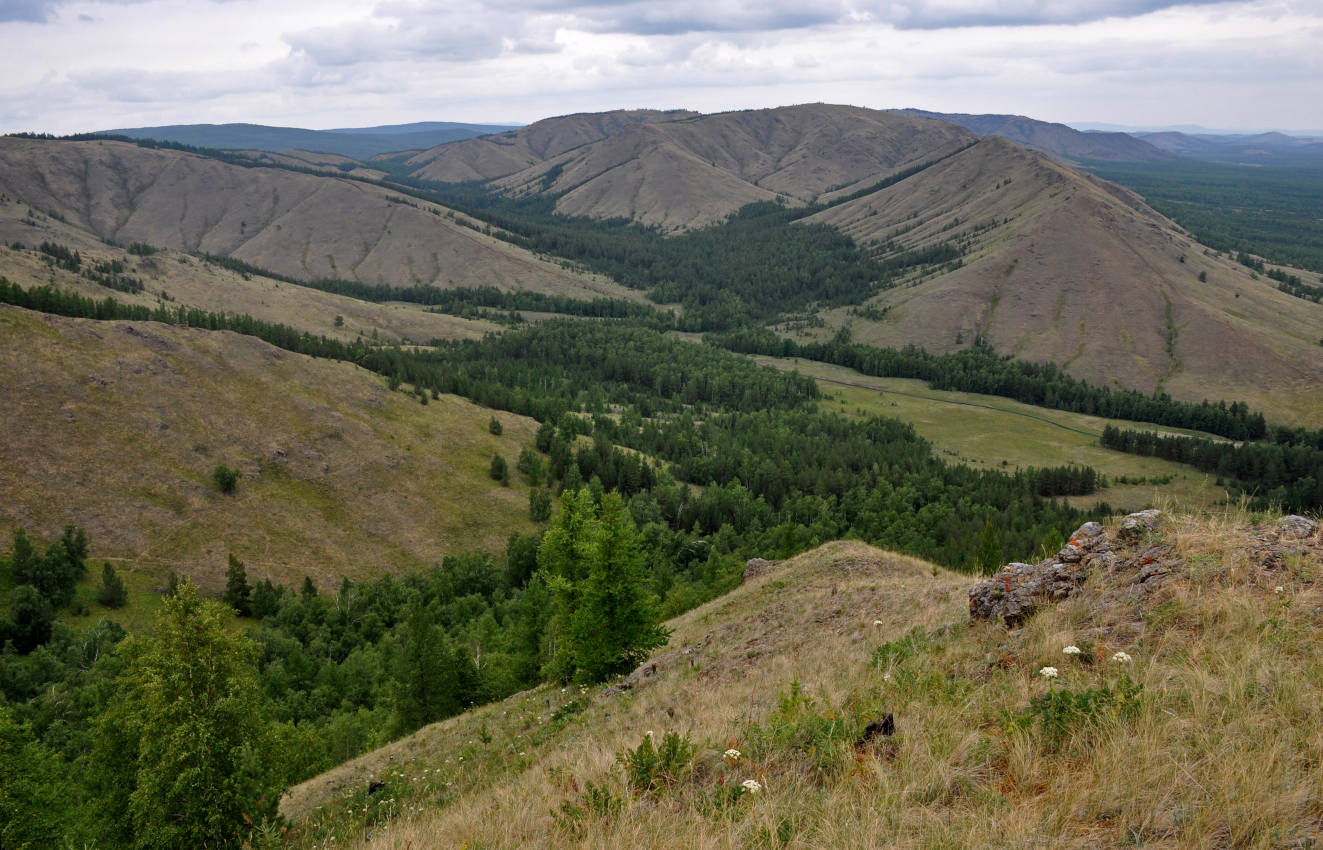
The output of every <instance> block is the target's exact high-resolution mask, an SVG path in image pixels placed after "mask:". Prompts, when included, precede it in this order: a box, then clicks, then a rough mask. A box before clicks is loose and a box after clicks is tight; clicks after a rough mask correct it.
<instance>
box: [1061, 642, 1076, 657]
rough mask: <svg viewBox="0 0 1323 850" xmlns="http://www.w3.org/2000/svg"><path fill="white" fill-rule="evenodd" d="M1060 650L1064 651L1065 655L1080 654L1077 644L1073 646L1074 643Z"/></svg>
mask: <svg viewBox="0 0 1323 850" xmlns="http://www.w3.org/2000/svg"><path fill="white" fill-rule="evenodd" d="M1061 651H1062V652H1064V653H1066V654H1067V655H1079V654H1080V648H1079V647H1078V646H1075V645H1074V644H1071V645H1070V646H1068V647H1066V648H1065V649H1063V650H1061Z"/></svg>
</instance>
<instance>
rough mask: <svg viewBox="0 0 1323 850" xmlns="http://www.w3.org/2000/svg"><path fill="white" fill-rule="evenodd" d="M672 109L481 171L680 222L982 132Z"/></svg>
mask: <svg viewBox="0 0 1323 850" xmlns="http://www.w3.org/2000/svg"><path fill="white" fill-rule="evenodd" d="M612 115H615V113H606V114H605V116H612ZM667 115H668V116H669V120H655V121H634V122H628V123H625V122H616V123H615V124H614V125H613V126H611V127H609V128H608V127H605V126H604V125H602V124H600V123H599V124H597V125H594V126H595V127H596V128H599V129H602V130H603V135H602V137H601V138H600V139H597V140H590V139H585V140H584V141H583V142H582V143H580V144H578V145H574V146H568V145H567V146H564V148H563V149H562V150H560V151H558V150H557V149H556V147H555V146H548V147H545V148H544V149H541V150H536V151H534V150H530V149H529V148H528V145H523V146H521V147H519V150H522V151H525V154H523V155H521V158H519V159H518V160H516V159H509V160H507V161H506V162H505V163H504V164H502V165H500V166H499V167H493V168H491V169H488V170H486V171H484V172H483V173H482V175H481V176H483V177H487V178H491V177H500V178H501V179H499V180H498V181H496V184H495V185H496V187H497V188H499V189H502V190H504V191H507V192H510V193H512V194H516V195H519V194H536V193H544V192H545V193H556V194H563V197H561V198H560V199H559V201H558V202H557V206H556V209H557V211H558V212H561V213H564V214H566V215H582V216H589V217H592V218H613V217H624V218H630V219H633V220H635V221H640V222H643V223H645V224H655V225H659V226H661V227H663V228H665V229H668V230H675V229H682V228H687V227H697V226H702V225H705V224H711V223H713V222H715V221H720V220H721V219H723V218H725V217H726V216H727V215H729V214H730V213H732V212H734V211H735V210H736V209H738V208H740V207H741V206H744V205H745V204H747V203H750V202H752V201H760V200H774V199H776V198H777V197H778V196H784V198H785V199H787V200H791V201H810V200H815V199H817V198H819V197H820V196H822V195H824V194H826V193H828V192H831V191H837V190H842V189H847V188H856V187H859V186H863V185H867V184H868V183H869V182H875V181H878V180H881V179H883V178H885V177H887V176H888V175H890V174H892V173H894V172H896V171H900V170H903V169H905V168H909V167H911V166H914V165H917V164H919V163H922V162H926V161H929V160H931V159H934V158H937V157H940V156H942V155H944V154H947V153H950V152H952V151H954V150H956V149H958V148H959V147H961V146H962V145H965V144H968V143H969V142H971V141H972V140H973V138H974V136H973V135H972V134H971V133H969V132H968V131H966V130H963V129H961V128H959V127H956V126H954V125H952V124H947V123H945V122H940V121H930V120H927V119H923V118H914V117H912V116H908V115H902V114H899V113H894V112H879V111H877V110H871V109H863V108H860V107H854V106H836V105H831V104H806V105H802V106H788V107H782V108H779V109H758V110H745V111H741V112H724V113H718V114H715V115H692V114H690V115H683V116H680V117H676V116H670V115H669V114H667ZM603 117H604V116H599V118H603ZM582 119H583V116H571V118H569V119H548V120H547V121H544V122H539V124H535V125H532V126H531V127H528V128H525V129H524V130H521V131H518V133H516V134H514V135H513V136H511V137H510V141H511V144H512V145H513V144H515V143H516V142H518V141H519V140H520V139H521V138H522V137H521V136H520V134H528V133H530V132H531V131H533V129H534V128H539V127H541V126H542V125H548V127H547V128H546V129H547V130H549V129H551V128H554V127H559V126H560V125H558V124H557V123H556V122H579V121H581V120H582ZM568 126H569V128H570V129H574V128H576V127H577V126H578V124H577V123H570V124H569V125H568ZM607 130H610V132H607ZM544 132H545V131H544ZM504 138H505V137H504V136H497V137H488V138H487V139H482V140H474V141H472V142H460V143H457V144H456V145H447V146H443V147H442V148H439V149H437V150H436V152H437V154H438V159H436V160H434V161H433V162H434V163H439V162H442V161H444V160H446V159H447V158H455V159H458V158H460V157H461V154H462V153H463V152H465V151H471V150H477V149H478V145H479V143H481V144H484V145H487V146H489V147H490V146H492V145H495V144H496V141H495V140H499V139H504ZM462 146H469V147H462ZM452 148H453V150H450V149H452ZM486 149H487V148H483V150H486ZM530 154H533V155H530ZM521 163H522V164H521ZM502 169H508V170H504V171H502ZM416 174H417V175H418V176H423V177H429V173H425V172H416ZM463 174H464V175H468V176H462V175H461V173H460V172H456V173H455V174H454V176H450V177H445V176H443V175H442V174H441V172H440V171H436V170H434V171H432V172H430V179H451V180H458V179H468V178H469V177H471V176H474V175H473V173H472V172H463Z"/></svg>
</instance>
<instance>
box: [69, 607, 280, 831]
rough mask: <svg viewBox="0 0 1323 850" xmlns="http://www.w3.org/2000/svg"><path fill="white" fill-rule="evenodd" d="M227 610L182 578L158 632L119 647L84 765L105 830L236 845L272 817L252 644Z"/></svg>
mask: <svg viewBox="0 0 1323 850" xmlns="http://www.w3.org/2000/svg"><path fill="white" fill-rule="evenodd" d="M229 617H230V614H229V612H228V611H227V610H226V609H225V608H223V607H222V606H220V605H219V604H217V603H214V602H210V601H207V600H204V599H202V597H201V596H200V595H199V594H198V591H197V588H195V587H194V586H193V585H192V584H191V583H189V582H185V583H184V584H182V585H181V586H180V588H179V591H178V592H177V593H176V594H175V595H174V597H172V598H171V599H169V600H167V601H166V603H165V613H164V615H163V617H162V619H161V621H160V623H159V624H158V626H157V629H156V632H155V634H154V635H153V636H151V637H137V636H135V637H133V638H130V639H129V640H128V641H126V642H125V643H124V644H123V645H122V646H121V649H120V651H121V652H122V653H123V654H124V657H125V659H126V661H127V668H126V670H125V672H124V674H123V676H122V677H121V680H120V692H119V695H118V697H117V698H116V699H115V700H114V702H113V703H112V704H111V707H110V708H109V709H108V710H107V712H106V713H105V714H104V715H103V717H102V719H101V721H100V723H99V724H98V735H97V745H96V748H95V749H94V751H93V754H92V760H91V763H92V769H93V774H94V777H95V785H96V787H98V788H99V789H100V790H101V791H102V792H103V795H102V796H101V797H100V804H101V815H102V817H103V818H104V819H105V821H106V823H107V824H108V827H107V832H108V833H110V834H116V833H118V834H120V835H122V836H123V837H125V838H127V839H128V841H127V843H129V844H131V845H132V846H134V847H141V848H171V847H239V846H240V844H241V843H242V842H243V840H244V838H245V836H246V835H247V834H248V833H249V831H250V825H256V824H260V823H262V822H264V821H271V820H273V819H275V818H277V817H278V810H277V804H278V803H279V798H280V793H281V791H282V787H281V784H280V781H279V774H280V768H279V765H278V764H277V762H276V757H277V754H276V753H275V752H273V747H272V743H273V742H272V739H271V733H270V728H269V727H268V725H267V722H266V717H265V705H264V700H263V698H262V691H261V688H260V686H259V684H258V678H257V673H256V661H257V646H256V645H255V644H254V643H253V642H252V641H251V640H249V639H248V638H247V637H245V636H244V635H242V634H237V633H234V632H232V631H231V630H230V629H228V628H227V627H226V621H227V620H228V619H229ZM120 806H122V807H123V808H118V807H120ZM126 815H127V816H126Z"/></svg>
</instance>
